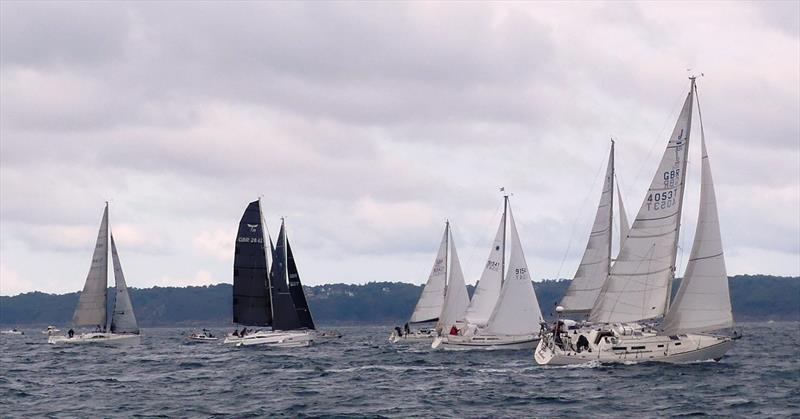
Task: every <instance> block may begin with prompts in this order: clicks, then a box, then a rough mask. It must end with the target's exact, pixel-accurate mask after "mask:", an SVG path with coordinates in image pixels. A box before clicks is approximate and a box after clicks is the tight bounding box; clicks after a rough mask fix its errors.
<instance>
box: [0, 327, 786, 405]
mask: <svg viewBox="0 0 800 419" xmlns="http://www.w3.org/2000/svg"><path fill="white" fill-rule="evenodd" d="M740 326H741V328H742V330H743V332H744V338H743V339H741V340H738V341H737V342H736V344H735V346H734V348H733V349H732V350H731V351H730V352H729V353H728V355H727V356H726V357H725V358H724V359H723V360H722V361H721V362H699V363H693V364H686V365H669V364H657V363H642V364H634V365H600V364H597V363H590V364H586V365H580V366H570V367H546V366H545V367H543V366H538V365H536V363H535V362H534V360H533V355H532V352H531V351H530V350H521V351H469V352H443V351H431V350H430V349H429V347H428V346H427V345H424V344H416V345H402V344H401V345H392V344H390V343H388V342H387V337H388V336H389V333H390V329H391V327H389V326H361V327H342V328H339V330H340V331H341V332H342V333H343V334H344V336H343V337H342V338H341V339H339V340H337V341H335V342H332V343H327V344H323V345H318V346H312V347H309V348H295V349H269V348H263V347H261V348H259V347H245V348H236V347H232V346H229V345H224V344H222V343H221V342H218V343H192V344H189V343H187V342H186V339H185V335H186V332H187V330H184V329H163V328H162V329H158V328H157V329H147V328H145V329H143V336H142V343H141V344H140V345H137V346H129V347H103V346H93V345H81V346H65V345H60V346H53V345H48V344H47V343H46V341H47V338H46V336H44V335H42V334H41V333H39V330H25V332H26V334H25V335H24V336H7V335H2V336H0V416H2V417H31V416H67V417H75V416H78V417H112V416H120V417H130V416H162V417H187V416H191V417H205V416H220V415H221V416H226V415H231V416H269V415H283V416H287V415H288V416H388V417H409V416H417V417H419V416H423V417H487V416H492V417H498V416H500V417H503V416H505V417H531V416H563V417H585V416H608V417H654V416H688V415H713V416H760V417H764V416H772V417H785V416H792V415H795V416H797V415H800V351H799V350H800V324H798V323H772V324H766V323H750V324H743V325H740ZM230 330H232V328H230ZM230 330H227V331H230ZM215 332H216V333H217V334H219V335H220V336H221V335H223V334H224V333H225V332H226V331H223V330H216V331H215Z"/></svg>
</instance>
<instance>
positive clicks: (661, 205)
mask: <svg viewBox="0 0 800 419" xmlns="http://www.w3.org/2000/svg"><path fill="white" fill-rule="evenodd" d="M675 195H676V193H675V190H671V191H666V192H660V193H651V194H649V195H647V209H648V210H661V209H666V208H669V207H671V206H673V205H675Z"/></svg>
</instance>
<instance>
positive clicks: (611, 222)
mask: <svg viewBox="0 0 800 419" xmlns="http://www.w3.org/2000/svg"><path fill="white" fill-rule="evenodd" d="M609 163H610V164H611V188H610V189H609V190H610V191H611V201H610V208H609V211H608V229H609V231H608V257H607V258H606V263H608V271H606V272H611V246H612V244H613V236H614V230H613V226H614V176H615V174H616V172H615V171H616V168H615V167H614V138H613V137H612V138H611V161H610V162H609ZM619 228H622V225H620V226H619ZM620 241H621V240H620Z"/></svg>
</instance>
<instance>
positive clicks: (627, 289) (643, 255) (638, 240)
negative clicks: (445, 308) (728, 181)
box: [534, 77, 737, 365]
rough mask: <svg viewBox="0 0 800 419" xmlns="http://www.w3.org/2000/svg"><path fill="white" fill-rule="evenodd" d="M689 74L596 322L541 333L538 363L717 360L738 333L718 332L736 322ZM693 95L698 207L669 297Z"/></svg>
mask: <svg viewBox="0 0 800 419" xmlns="http://www.w3.org/2000/svg"><path fill="white" fill-rule="evenodd" d="M690 80H691V87H690V89H689V93H688V95H687V97H686V100H685V102H684V105H683V108H682V110H681V114H680V116H679V117H678V121H677V123H676V125H675V128H674V130H673V132H672V135H671V136H670V139H669V142H668V144H667V147H666V150H665V152H664V155H663V157H662V159H661V162H660V163H659V166H658V169H657V171H656V174H655V175H654V177H653V180H652V182H651V185H650V188H649V190H648V192H647V195H646V197H645V200H644V202H643V203H642V206H641V208H640V209H639V213H638V215H637V216H636V220H634V223H633V226H632V227H631V230H630V232H629V233H628V237H627V238H626V239H625V241H624V243H623V244H622V248H621V250H620V252H619V256H618V257H617V260H616V261H615V263H614V265H613V267H612V268H611V272H610V273H609V276H608V279H607V280H606V281H605V283H604V285H603V288H602V289H601V290H600V294H599V295H598V297H597V300H596V301H595V303H594V305H593V306H592V309H591V313H590V315H589V320H590V321H591V322H592V323H593V324H594V327H592V328H591V329H585V330H581V331H580V333H579V332H578V331H572V332H569V331H563V330H560V329H558V328H556V330H553V331H552V332H547V333H543V336H542V340H541V341H540V343H539V345H538V346H537V348H536V350H535V351H534V359H535V360H536V362H537V363H539V364H552V365H564V364H576V363H584V362H588V361H600V362H630V361H661V362H692V361H702V360H709V359H713V360H719V359H721V358H722V357H723V356H724V355H725V353H727V351H728V350H729V349H730V348H731V347H732V346H733V341H734V340H735V339H736V338H737V336H736V333H735V332H734V333H733V334H730V333H719V331H722V330H724V329H732V328H733V315H732V312H731V302H730V293H729V290H728V278H727V273H726V269H725V259H724V256H723V251H722V240H721V236H720V227H719V217H718V213H717V203H716V194H715V192H714V182H713V179H712V176H711V165H710V162H709V156H708V152H707V148H706V142H705V132H704V129H703V118H702V113H701V112H700V102H699V99H698V98H697V97H696V95H697V86H696V83H695V80H696V79H695V77H690ZM695 100H697V104H698V105H697V109H698V117H699V119H700V140H701V149H702V168H701V186H700V208H699V216H698V220H697V228H696V231H695V237H694V243H693V244H692V250H691V252H690V257H689V262H688V265H687V267H686V272H685V273H684V278H683V280H682V281H681V284H680V287H679V289H678V293H677V295H676V298H675V301H670V295H671V293H670V291H671V289H672V282H673V280H674V276H675V267H676V264H675V262H676V257H677V245H678V234H679V231H680V220H681V212H682V210H683V195H684V187H685V173H686V166H687V157H688V148H689V147H688V146H689V134H690V131H691V125H692V113H693V111H692V108H693V104H694V102H695Z"/></svg>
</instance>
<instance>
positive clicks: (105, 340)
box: [47, 333, 141, 345]
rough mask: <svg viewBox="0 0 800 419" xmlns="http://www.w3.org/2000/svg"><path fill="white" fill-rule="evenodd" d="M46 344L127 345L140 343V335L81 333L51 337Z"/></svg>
mask: <svg viewBox="0 0 800 419" xmlns="http://www.w3.org/2000/svg"><path fill="white" fill-rule="evenodd" d="M47 343H49V344H51V345H56V344H98V343H99V344H108V345H118V344H119V345H128V344H134V345H135V344H139V343H141V335H132V334H116V333H81V334H76V335H75V336H73V337H67V336H63V335H58V336H55V335H51V336H50V337H48V338H47Z"/></svg>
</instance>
